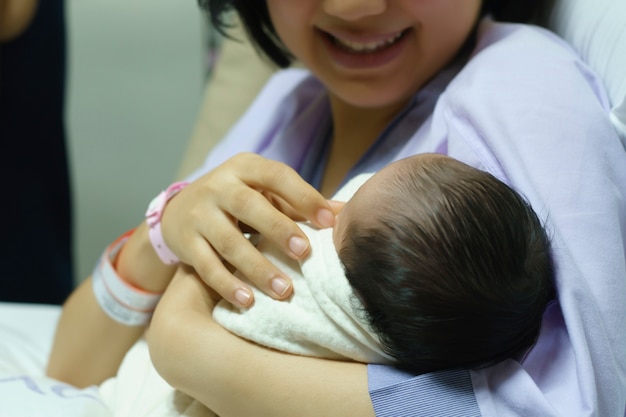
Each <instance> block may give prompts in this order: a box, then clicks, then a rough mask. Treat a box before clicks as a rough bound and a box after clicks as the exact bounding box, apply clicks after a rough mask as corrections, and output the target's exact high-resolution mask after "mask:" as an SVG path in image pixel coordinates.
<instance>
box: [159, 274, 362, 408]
mask: <svg viewBox="0 0 626 417" xmlns="http://www.w3.org/2000/svg"><path fill="white" fill-rule="evenodd" d="M213 306H214V300H213V299H212V298H211V297H210V295H209V292H208V291H207V289H206V287H205V286H204V284H203V283H202V282H201V281H200V279H199V278H198V277H197V276H196V275H195V274H194V273H193V272H191V270H190V269H189V268H181V269H180V270H179V272H178V273H177V274H176V276H175V277H174V279H173V281H172V283H171V284H170V287H169V288H168V289H167V291H166V293H165V295H164V296H163V299H162V300H161V302H160V303H159V306H158V307H157V311H156V312H155V315H154V318H153V321H152V325H151V328H150V331H149V334H148V341H149V345H150V354H151V357H152V360H153V362H154V364H155V367H156V369H157V370H158V371H159V373H160V374H161V375H162V376H163V377H164V378H165V379H166V380H167V381H168V382H169V383H170V384H172V385H173V386H174V387H176V388H178V389H180V390H181V391H183V392H185V393H187V394H188V395H191V396H192V397H194V398H196V399H198V400H199V401H201V402H202V403H204V404H205V405H206V406H207V407H209V408H210V409H211V410H213V411H215V412H216V413H217V414H218V415H220V416H221V417H229V416H232V417H239V416H244V415H255V416H271V417H280V416H289V417H292V416H296V415H297V416H319V415H323V416H346V415H357V416H373V415H374V412H373V409H372V405H371V402H370V399H369V394H368V388H367V367H366V366H365V365H363V364H357V363H352V362H339V361H330V360H324V359H316V358H307V357H301V356H295V355H290V354H286V353H280V352H277V351H273V350H269V349H266V348H263V347H260V346H258V345H255V344H253V343H250V342H248V341H245V340H243V339H241V338H239V337H237V336H235V335H233V334H231V333H229V332H228V331H227V330H225V329H224V328H222V327H221V326H219V325H218V324H217V323H216V322H215V321H214V320H213V319H212V316H211V311H212V309H213ZM276 319H277V320H280V318H279V317H277V318H276Z"/></svg>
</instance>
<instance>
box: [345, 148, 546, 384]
mask: <svg viewBox="0 0 626 417" xmlns="http://www.w3.org/2000/svg"><path fill="white" fill-rule="evenodd" d="M334 241H335V246H336V248H337V251H338V253H339V257H340V259H341V262H342V263H343V266H344V269H345V271H346V277H347V279H348V281H349V282H350V285H351V286H352V287H353V289H354V291H355V293H356V294H357V296H358V297H359V299H360V301H361V303H362V305H363V308H364V314H365V315H366V318H367V320H368V322H369V323H370V324H371V326H372V328H373V330H374V331H375V332H376V333H377V334H378V335H379V336H380V338H381V342H382V344H383V348H384V350H385V351H386V353H388V354H389V355H391V356H393V357H394V358H395V359H396V360H397V366H398V367H400V368H403V369H406V370H410V371H412V372H416V373H424V372H430V371H434V370H439V369H448V368H457V367H470V368H475V367H481V366H487V365H490V364H493V363H496V362H498V361H500V360H503V359H505V358H510V357H513V358H514V357H516V356H518V355H520V354H522V353H523V352H524V351H525V350H526V349H527V348H528V347H530V346H531V345H532V344H533V343H534V341H535V340H536V338H537V335H538V332H539V328H540V325H541V319H542V315H543V312H544V309H545V307H546V304H547V303H548V302H549V300H550V299H552V298H553V296H554V289H553V275H554V273H553V265H552V261H551V256H550V242H549V239H548V237H547V235H546V232H545V230H544V229H543V227H542V224H541V221H540V220H539V219H538V217H537V216H536V214H535V213H534V211H533V210H532V208H531V207H530V206H529V205H528V204H527V203H526V201H525V200H524V199H523V198H521V197H520V196H519V195H518V194H517V193H516V192H515V191H513V190H512V189H511V188H510V187H508V186H507V185H506V184H504V183H502V182H501V181H499V180H497V179H496V178H495V177H493V176H492V175H490V174H488V173H486V172H483V171H480V170H478V169H475V168H472V167H470V166H467V165H465V164H463V163H461V162H459V161H456V160H454V159H452V158H449V157H446V156H443V155H436V154H423V155H417V156H414V157H410V158H407V159H404V160H401V161H398V162H395V163H393V164H391V165H389V166H388V167H386V168H384V169H383V170H381V171H380V172H378V173H377V174H376V175H374V176H373V177H372V178H371V179H370V180H368V181H367V182H366V183H365V184H364V185H363V186H362V187H361V188H360V189H359V190H358V191H357V192H356V194H355V195H354V197H353V198H352V199H351V200H350V201H349V202H348V203H346V205H345V206H344V208H343V209H342V211H341V213H340V214H339V217H338V223H337V226H336V227H335V231H334Z"/></svg>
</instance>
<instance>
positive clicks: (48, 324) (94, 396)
mask: <svg viewBox="0 0 626 417" xmlns="http://www.w3.org/2000/svg"><path fill="white" fill-rule="evenodd" d="M59 315H60V308H59V307H56V306H44V305H35V304H12V303H0V417H40V416H41V417H44V416H45V417H214V416H215V414H214V413H212V412H211V411H210V410H208V409H207V408H206V407H204V406H203V405H202V404H200V403H199V402H197V401H195V400H193V399H192V398H190V397H188V396H186V395H184V394H182V393H180V392H178V391H176V390H174V389H173V388H172V387H171V386H169V385H168V384H167V383H166V382H165V381H164V380H163V379H162V378H161V377H160V376H159V375H158V373H157V372H156V370H155V369H154V367H153V366H152V362H151V361H150V355H149V353H148V347H147V345H146V342H145V340H143V339H142V340H140V341H139V342H137V344H135V346H133V348H132V349H131V350H130V351H129V352H128V354H127V355H126V357H125V358H124V361H123V362H122V365H121V367H120V370H119V372H118V375H117V376H116V377H114V378H110V379H108V380H106V381H105V382H104V383H103V384H102V385H101V386H93V387H89V388H86V389H78V388H76V387H73V386H70V385H68V384H65V383H62V382H59V381H57V380H54V379H52V378H48V377H46V376H45V366H46V362H47V359H48V356H49V354H50V349H51V346H52V339H53V336H54V331H55V328H56V325H57V322H58V319H59Z"/></svg>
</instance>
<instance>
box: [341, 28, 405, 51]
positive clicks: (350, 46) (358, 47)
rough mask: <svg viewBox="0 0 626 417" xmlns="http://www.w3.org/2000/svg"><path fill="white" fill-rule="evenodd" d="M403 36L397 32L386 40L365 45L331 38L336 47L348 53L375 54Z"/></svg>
mask: <svg viewBox="0 0 626 417" xmlns="http://www.w3.org/2000/svg"><path fill="white" fill-rule="evenodd" d="M403 34H404V32H398V33H397V34H395V35H393V36H391V37H389V38H387V39H383V40H381V41H376V42H365V43H361V42H352V41H349V40H345V39H339V38H335V37H333V40H334V42H335V44H336V45H338V46H340V47H342V48H343V49H345V50H348V51H350V52H356V53H370V52H375V51H377V50H379V49H383V48H386V47H387V46H390V45H393V44H394V43H396V42H397V41H398V40H399V39H400V38H401V37H402V35H403Z"/></svg>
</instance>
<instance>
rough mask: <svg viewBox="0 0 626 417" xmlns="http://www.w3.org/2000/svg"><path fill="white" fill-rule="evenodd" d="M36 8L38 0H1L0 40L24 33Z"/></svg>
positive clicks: (6, 39)
mask: <svg viewBox="0 0 626 417" xmlns="http://www.w3.org/2000/svg"><path fill="white" fill-rule="evenodd" d="M36 10H37V0H0V42H5V41H9V40H11V39H15V38H16V37H18V36H19V35H20V34H22V32H24V30H26V28H27V27H28V25H29V24H30V22H31V21H32V19H33V16H34V15H35V11H36Z"/></svg>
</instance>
